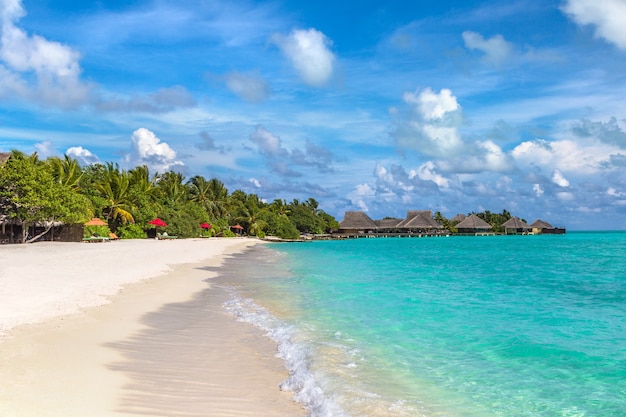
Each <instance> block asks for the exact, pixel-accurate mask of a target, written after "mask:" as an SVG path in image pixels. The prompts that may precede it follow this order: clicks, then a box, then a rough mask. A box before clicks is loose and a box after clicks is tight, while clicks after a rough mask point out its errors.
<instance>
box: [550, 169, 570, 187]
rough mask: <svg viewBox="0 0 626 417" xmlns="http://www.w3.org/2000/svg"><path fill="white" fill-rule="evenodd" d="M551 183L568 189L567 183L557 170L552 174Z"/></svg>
mask: <svg viewBox="0 0 626 417" xmlns="http://www.w3.org/2000/svg"><path fill="white" fill-rule="evenodd" d="M552 182H553V183H555V184H556V185H558V186H559V187H569V181H568V180H567V178H565V177H564V176H563V173H562V172H561V171H559V170H558V169H555V170H554V172H553V173H552Z"/></svg>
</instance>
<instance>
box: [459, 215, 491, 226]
mask: <svg viewBox="0 0 626 417" xmlns="http://www.w3.org/2000/svg"><path fill="white" fill-rule="evenodd" d="M456 228H457V229H480V230H482V229H491V225H490V224H489V223H487V222H486V221H484V220H483V219H481V218H480V217H478V216H477V215H475V214H473V213H472V214H470V215H469V216H468V217H466V218H465V219H463V221H462V222H461V223H459V224H457V225H456Z"/></svg>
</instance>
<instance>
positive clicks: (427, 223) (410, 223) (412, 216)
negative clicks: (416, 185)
mask: <svg viewBox="0 0 626 417" xmlns="http://www.w3.org/2000/svg"><path fill="white" fill-rule="evenodd" d="M398 227H399V228H404V229H442V228H443V226H441V225H440V224H439V223H437V222H436V221H435V219H433V213H432V211H430V210H410V211H409V212H408V213H407V215H406V219H404V220H403V221H401V222H400V223H399V224H398Z"/></svg>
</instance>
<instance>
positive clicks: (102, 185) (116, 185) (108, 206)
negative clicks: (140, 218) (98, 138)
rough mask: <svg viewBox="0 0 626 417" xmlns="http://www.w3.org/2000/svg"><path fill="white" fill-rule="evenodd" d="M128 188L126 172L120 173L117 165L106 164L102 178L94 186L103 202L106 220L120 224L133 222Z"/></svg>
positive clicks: (128, 182)
mask: <svg viewBox="0 0 626 417" xmlns="http://www.w3.org/2000/svg"><path fill="white" fill-rule="evenodd" d="M129 188H130V176H129V175H128V172H126V171H120V169H119V166H118V165H117V164H113V163H111V162H107V164H106V167H105V170H104V173H103V178H101V179H100V181H99V182H98V183H97V185H96V189H97V191H98V194H99V196H100V197H101V198H103V199H104V201H105V207H104V215H105V216H106V218H107V219H109V220H112V221H119V222H121V223H127V222H131V223H134V222H135V219H134V218H133V215H132V213H131V211H132V207H133V205H132V201H131V198H130V193H129Z"/></svg>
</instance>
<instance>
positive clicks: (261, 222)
mask: <svg viewBox="0 0 626 417" xmlns="http://www.w3.org/2000/svg"><path fill="white" fill-rule="evenodd" d="M92 217H99V218H101V219H104V220H105V221H106V222H107V224H108V230H110V231H112V232H114V233H115V234H117V236H119V237H120V238H122V239H132V238H142V237H146V231H148V232H154V229H153V227H152V226H150V225H149V224H148V222H149V221H150V220H152V219H154V218H156V217H159V218H161V219H162V220H164V221H165V222H166V223H167V224H168V227H167V232H168V234H170V235H176V236H179V237H181V238H185V237H198V236H205V237H208V236H235V231H239V230H241V231H242V233H245V234H248V235H252V236H258V237H265V236H266V235H272V236H276V237H279V238H283V239H297V238H299V237H300V235H301V234H306V233H311V234H320V233H325V232H327V231H329V230H331V229H336V228H337V227H338V226H339V224H338V222H337V221H336V220H335V218H334V217H333V216H331V215H329V214H328V213H326V212H324V211H323V210H321V209H320V208H319V204H318V202H317V201H316V200H315V199H313V198H309V199H308V200H306V201H302V202H300V201H299V200H293V201H291V202H287V201H285V200H281V199H277V200H274V201H272V202H267V201H265V200H264V199H263V198H261V197H260V196H258V195H256V194H247V193H245V192H244V191H242V190H235V191H233V192H232V193H229V191H228V189H227V188H226V187H225V186H224V183H223V182H221V181H220V180H219V179H217V178H212V179H208V180H207V179H205V178H203V177H202V176H198V175H196V176H194V177H192V178H190V179H189V180H186V179H185V177H184V176H183V175H182V174H180V173H178V172H173V171H168V172H165V173H162V174H159V173H151V172H150V171H149V169H148V167H147V166H138V167H135V168H133V169H130V170H125V169H121V168H120V167H119V165H117V164H114V163H111V162H107V163H104V164H93V165H87V166H81V165H80V164H79V163H78V161H77V160H75V159H72V158H71V157H69V156H67V155H65V156H64V157H63V158H58V157H52V158H48V159H46V160H40V159H39V158H38V156H37V154H36V153H34V154H32V155H26V154H24V153H22V152H19V151H12V152H11V154H10V156H9V158H8V160H7V161H6V162H5V163H4V164H3V165H2V167H0V219H2V218H5V219H6V218H8V219H11V220H12V221H13V222H15V223H17V224H18V225H20V226H22V228H21V230H23V232H22V234H23V236H22V237H21V240H22V242H31V241H35V240H37V239H39V238H40V237H41V236H43V235H45V234H46V233H47V232H48V231H49V230H50V228H51V227H52V225H53V224H55V222H63V223H69V224H77V223H80V224H82V223H84V222H86V221H87V220H89V219H90V218H92ZM34 223H37V224H40V225H42V224H43V225H46V226H45V227H44V228H43V230H41V228H39V229H38V230H40V232H39V233H38V234H37V235H36V236H29V235H28V230H29V229H28V227H29V225H32V224H34ZM203 223H206V224H207V225H210V228H209V229H206V228H204V229H203V228H202V227H201V225H202V224H203ZM235 225H240V226H241V227H242V229H234V230H235V231H234V230H233V226H235ZM205 227H206V225H205ZM88 230H89V231H90V232H91V231H92V230H91V229H88Z"/></svg>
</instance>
